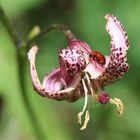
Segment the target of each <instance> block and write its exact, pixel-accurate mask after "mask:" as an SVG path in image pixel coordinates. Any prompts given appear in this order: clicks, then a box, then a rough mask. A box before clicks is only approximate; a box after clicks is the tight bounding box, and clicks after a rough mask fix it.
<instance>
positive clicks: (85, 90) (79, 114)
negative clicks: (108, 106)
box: [77, 79, 89, 130]
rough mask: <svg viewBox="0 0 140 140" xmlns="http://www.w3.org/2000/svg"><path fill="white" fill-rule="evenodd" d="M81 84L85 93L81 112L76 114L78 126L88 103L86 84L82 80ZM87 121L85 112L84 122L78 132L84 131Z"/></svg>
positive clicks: (87, 117) (87, 114) (87, 115)
mask: <svg viewBox="0 0 140 140" xmlns="http://www.w3.org/2000/svg"><path fill="white" fill-rule="evenodd" d="M82 84H83V88H84V92H85V102H84V106H83V109H82V111H80V112H79V113H78V115H77V118H78V123H79V124H80V125H81V124H82V121H81V117H82V115H83V114H84V112H85V110H86V107H87V102H88V89H87V86H86V84H85V81H84V79H82ZM88 121H89V113H88V111H86V115H85V121H84V124H83V126H82V127H81V129H80V130H83V129H86V126H87V124H88Z"/></svg>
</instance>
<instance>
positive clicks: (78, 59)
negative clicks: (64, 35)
mask: <svg viewBox="0 0 140 140" xmlns="http://www.w3.org/2000/svg"><path fill="white" fill-rule="evenodd" d="M105 18H106V19H107V24H106V30H107V32H108V33H109V35H110V37H111V53H110V55H108V56H104V55H102V54H101V53H98V51H96V53H94V54H95V55H94V57H93V59H91V57H92V56H93V53H92V52H93V51H92V50H91V48H90V46H89V45H88V44H87V43H85V42H83V41H80V40H78V39H76V38H72V39H70V40H69V44H68V47H67V48H66V49H60V50H59V53H58V54H59V64H60V66H59V67H58V68H57V69H55V70H53V71H52V72H51V73H49V74H48V75H47V76H45V77H44V80H43V82H42V83H41V82H40V80H39V78H38V74H37V71H36V66H35V59H36V54H37V52H38V47H37V46H36V45H34V46H33V47H32V48H31V49H30V51H29V53H28V58H29V61H30V72H31V78H32V82H33V86H34V89H35V90H36V91H37V93H39V94H40V95H41V96H45V97H48V98H51V99H55V100H67V101H70V102H73V101H76V100H78V99H79V98H81V97H85V104H84V107H83V109H82V111H81V112H79V113H78V122H79V123H80V124H81V123H82V122H81V117H82V115H83V113H84V111H85V110H86V108H87V100H88V94H89V95H91V96H92V98H93V99H95V100H96V101H97V102H99V103H101V104H107V103H108V102H110V103H111V104H115V105H116V107H117V112H118V114H119V115H122V113H123V109H124V106H123V103H122V101H121V100H120V99H118V98H114V99H112V98H111V97H110V95H109V94H108V93H107V92H106V91H105V90H104V87H105V86H106V85H109V84H111V83H114V82H115V81H116V80H118V79H120V78H122V76H123V75H124V74H125V73H126V72H127V71H128V68H129V65H128V63H127V57H126V54H127V50H128V48H129V42H128V37H127V35H126V32H125V30H124V28H123V26H122V24H121V23H120V22H119V20H118V19H117V18H116V17H115V16H113V15H110V14H107V15H106V16H105ZM100 59H102V60H103V61H100ZM101 62H102V63H101ZM88 121H89V112H88V110H87V111H86V115H85V122H84V124H83V126H82V127H81V130H83V129H85V128H86V126H87V123H88Z"/></svg>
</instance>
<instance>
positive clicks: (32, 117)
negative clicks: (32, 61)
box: [0, 5, 44, 140]
mask: <svg viewBox="0 0 140 140" xmlns="http://www.w3.org/2000/svg"><path fill="white" fill-rule="evenodd" d="M0 20H1V21H2V23H3V25H4V26H5V28H6V30H7V31H8V33H9V35H10V37H11V38H12V40H13V42H14V44H15V46H16V50H17V64H18V74H19V84H20V88H21V94H22V97H23V98H22V99H23V101H24V105H25V107H26V109H27V111H28V115H29V118H30V121H31V123H32V126H33V130H34V133H35V135H36V137H37V139H38V140H40V139H41V140H43V139H44V138H43V134H42V131H41V129H40V126H39V124H38V122H37V120H36V118H35V115H34V113H33V110H32V107H31V105H30V102H29V100H28V97H27V93H26V86H25V78H24V73H25V59H24V57H23V56H22V55H21V53H20V51H19V49H20V48H23V47H22V46H21V45H22V44H24V43H23V42H22V41H21V40H20V38H19V36H18V35H17V33H16V31H15V30H14V28H13V27H12V25H11V24H10V22H9V19H8V18H7V16H6V14H5V13H4V11H3V9H2V7H1V5H0ZM25 51H26V50H25Z"/></svg>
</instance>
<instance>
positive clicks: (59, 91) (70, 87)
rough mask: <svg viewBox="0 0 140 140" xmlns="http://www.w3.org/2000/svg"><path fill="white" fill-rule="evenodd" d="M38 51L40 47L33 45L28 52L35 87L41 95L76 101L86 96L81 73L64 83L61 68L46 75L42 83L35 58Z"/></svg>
mask: <svg viewBox="0 0 140 140" xmlns="http://www.w3.org/2000/svg"><path fill="white" fill-rule="evenodd" d="M37 52H38V47H37V46H33V47H32V48H31V49H30V50H29V53H28V59H29V62H30V72H31V78H32V83H33V86H34V89H35V90H36V91H37V93H39V94H40V95H41V96H47V97H48V98H52V99H55V100H68V101H75V100H78V99H79V98H80V97H82V96H84V93H83V88H82V87H81V83H80V81H81V77H80V75H75V76H74V77H73V79H72V80H71V82H69V84H67V83H66V84H67V85H64V84H63V80H64V79H63V77H62V73H63V71H61V70H60V68H58V69H56V70H54V71H52V72H51V73H49V74H48V75H47V76H45V77H44V80H43V84H41V82H40V80H39V78H38V74H37V71H36V66H35V58H36V54H37Z"/></svg>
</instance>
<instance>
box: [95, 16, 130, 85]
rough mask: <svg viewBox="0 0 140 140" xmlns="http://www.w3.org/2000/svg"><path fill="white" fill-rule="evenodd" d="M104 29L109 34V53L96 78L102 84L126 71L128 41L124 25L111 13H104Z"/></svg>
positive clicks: (110, 81)
mask: <svg viewBox="0 0 140 140" xmlns="http://www.w3.org/2000/svg"><path fill="white" fill-rule="evenodd" d="M105 18H106V19H107V25H106V29H107V31H108V33H109V35H110V36H111V54H110V58H109V63H108V65H106V69H105V71H104V72H103V73H102V74H101V75H100V76H99V77H98V78H97V79H96V80H97V81H98V82H99V83H100V85H102V86H104V85H107V84H109V83H112V82H114V81H116V80H118V79H120V78H121V77H122V76H123V75H124V74H125V73H126V72H127V71H128V67H129V65H128V63H127V57H126V54H127V50H128V48H129V41H128V37H127V34H126V32H125V30H124V27H123V26H122V24H121V23H120V21H119V20H118V19H117V18H116V17H115V16H113V15H109V14H108V15H106V16H105Z"/></svg>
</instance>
